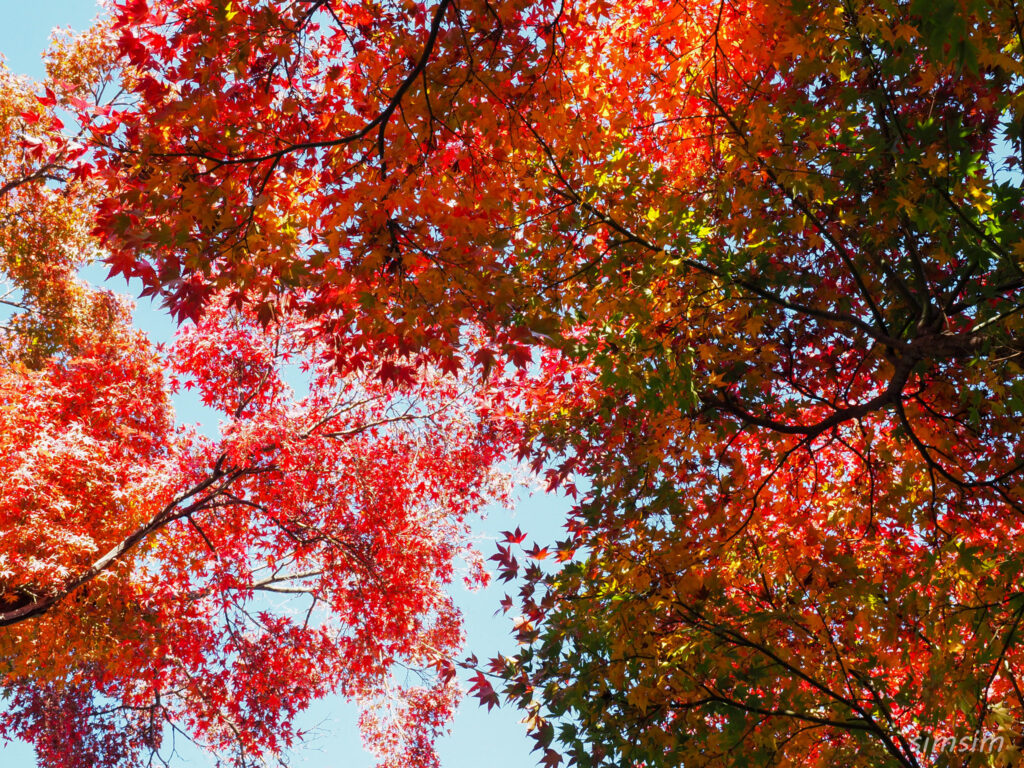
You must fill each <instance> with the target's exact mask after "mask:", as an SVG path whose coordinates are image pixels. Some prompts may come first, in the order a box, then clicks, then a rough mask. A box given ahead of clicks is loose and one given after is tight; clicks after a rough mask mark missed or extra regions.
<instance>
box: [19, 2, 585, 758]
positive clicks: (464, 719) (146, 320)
mask: <svg viewBox="0 0 1024 768" xmlns="http://www.w3.org/2000/svg"><path fill="white" fill-rule="evenodd" d="M0 9H2V18H3V20H4V21H3V24H2V25H0V53H2V54H3V56H4V58H5V60H6V62H7V65H8V67H9V68H10V69H11V70H13V71H14V72H19V73H24V74H28V75H31V76H33V77H39V76H40V75H41V74H42V65H41V60H40V54H41V53H42V51H43V50H44V49H45V47H46V45H47V41H48V39H49V36H50V32H51V30H53V29H54V28H55V27H69V26H70V27H71V28H73V29H76V30H81V29H84V28H86V27H87V26H88V24H89V22H90V20H91V19H92V18H93V17H94V16H95V15H96V13H97V12H98V10H97V7H96V5H95V3H94V2H93V0H40V1H39V2H35V3H27V2H25V1H24V0H0ZM104 274H105V270H103V269H102V268H100V267H93V268H91V269H89V270H88V271H87V273H86V277H87V279H89V280H90V281H92V282H100V281H102V280H103V275H104ZM113 287H114V288H115V290H119V291H121V292H131V291H130V288H129V287H127V286H125V284H124V283H121V284H119V285H117V286H113ZM136 323H137V324H138V325H139V326H140V327H142V328H144V329H145V330H146V331H147V332H149V333H150V335H151V336H152V337H153V338H154V339H155V340H165V339H167V338H168V337H169V336H170V335H171V333H173V325H172V323H171V322H170V320H169V319H168V318H167V316H166V315H165V314H164V313H162V312H161V311H160V310H159V309H158V308H156V307H154V306H153V305H152V304H150V303H149V302H148V301H145V300H144V301H142V302H140V305H139V307H138V310H137V312H136ZM175 406H176V409H177V411H178V414H179V418H180V419H181V420H182V421H187V422H196V421H201V419H202V411H201V409H199V408H197V407H196V404H195V403H194V402H190V401H188V400H183V399H182V400H178V401H176V403H175ZM566 508H567V505H566V503H565V501H564V500H562V499H559V498H554V497H548V496H543V495H539V494H538V495H535V496H533V497H528V498H525V499H524V500H523V501H522V502H521V503H520V504H518V505H517V508H516V510H515V511H514V512H509V511H507V510H494V512H493V513H492V515H491V516H490V517H489V518H488V519H487V520H484V521H481V522H480V523H479V524H478V525H477V526H476V534H477V535H478V536H479V538H480V541H479V546H480V547H481V549H482V550H484V553H485V554H486V555H489V554H491V553H492V550H493V548H494V545H493V541H494V539H495V537H496V536H497V532H498V531H499V530H505V529H509V528H515V527H516V526H517V525H519V526H521V527H522V529H523V530H524V531H528V532H529V533H530V534H531V538H536V539H537V540H539V541H542V542H547V541H553V540H554V539H555V538H560V536H559V526H560V524H561V521H562V520H563V519H564V513H565V510H566ZM454 590H455V597H456V600H457V601H458V602H459V604H460V605H461V607H462V608H463V611H464V613H465V616H466V629H467V633H468V637H469V650H470V651H472V652H473V653H476V654H477V656H479V657H480V658H482V659H483V658H488V657H490V656H493V655H495V653H497V652H499V651H500V652H504V653H511V652H512V651H513V650H514V643H513V642H512V641H511V639H510V637H509V634H508V629H509V627H510V623H509V619H508V618H506V617H501V616H495V615H494V611H495V608H496V607H497V605H498V601H499V600H500V599H501V596H502V595H503V594H504V591H505V590H504V589H502V588H501V586H499V585H495V586H492V587H490V588H488V589H486V590H482V591H480V592H476V593H469V592H467V591H465V590H464V589H462V588H461V587H455V588H454ZM355 716H356V713H355V709H354V708H353V707H351V706H349V705H347V704H346V703H345V702H344V701H340V700H334V699H328V700H325V701H323V702H320V703H318V704H317V705H316V707H315V708H314V709H312V710H311V711H310V712H309V713H307V715H306V717H305V718H304V723H306V724H307V725H315V724H320V727H319V728H318V729H317V730H318V732H319V735H318V737H317V738H316V739H315V740H314V741H313V742H312V743H310V744H309V745H308V746H307V747H306V748H302V749H299V750H296V751H295V752H293V753H292V755H291V761H292V764H293V765H294V766H295V767H296V768H300V767H301V768H370V766H372V765H373V760H372V758H371V757H370V756H369V755H368V754H367V753H365V752H364V751H363V750H362V747H361V745H360V743H359V736H358V733H357V731H356V727H355ZM530 748H531V742H530V740H529V739H528V738H527V737H526V735H525V731H524V726H523V725H522V724H520V723H519V715H518V714H517V713H516V712H513V711H510V710H502V709H497V710H493V711H492V712H491V713H486V712H485V711H484V710H483V709H482V708H481V707H479V706H477V704H476V703H475V701H466V702H464V704H463V706H462V707H461V709H460V710H459V714H458V716H457V718H456V721H455V723H454V726H453V731H452V735H451V736H449V737H447V738H446V739H444V740H443V742H442V743H441V744H440V745H439V751H440V754H441V762H442V766H443V768H477V766H479V765H481V764H483V765H486V766H488V768H529V766H533V765H535V764H536V762H537V761H536V756H535V755H531V754H530ZM179 751H180V754H179V755H178V756H177V757H175V758H174V759H173V760H172V763H171V764H172V765H173V766H175V768H185V767H186V766H196V767H197V768H199V767H203V766H208V765H211V764H212V762H211V761H210V760H209V759H208V758H207V757H206V756H204V755H203V754H201V753H198V752H196V751H195V750H194V749H187V748H181V749H180V750H179ZM0 765H2V766H3V768H35V766H36V760H35V756H34V754H33V752H32V750H31V748H29V747H28V746H27V745H25V744H20V743H11V744H6V745H4V744H0ZM43 768H56V767H51V766H45V767H43Z"/></svg>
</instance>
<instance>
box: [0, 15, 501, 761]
mask: <svg viewBox="0 0 1024 768" xmlns="http://www.w3.org/2000/svg"><path fill="white" fill-rule="evenodd" d="M111 52H112V47H111V46H110V45H109V37H108V36H107V35H106V33H105V28H104V27H103V26H102V25H101V26H100V27H99V28H98V29H97V30H95V31H94V32H92V33H90V34H88V35H85V36H83V37H81V38H72V37H61V38H58V40H57V41H56V43H55V46H54V49H53V50H52V51H51V54H50V55H51V59H50V62H49V63H50V79H49V80H48V81H47V82H46V83H43V84H41V85H39V84H35V83H32V82H29V81H28V80H27V79H24V78H19V77H15V76H13V75H10V74H9V73H8V72H7V71H6V70H2V71H0V88H2V89H3V99H2V100H0V102H2V107H0V109H2V112H0V130H2V132H3V135H4V136H5V137H6V140H5V142H4V147H5V155H4V156H3V157H2V158H0V163H2V168H3V171H2V177H0V178H2V184H3V186H2V187H0V206H2V219H0V222H2V229H0V268H2V272H3V274H4V277H5V278H6V279H7V281H8V286H9V290H8V292H7V293H6V295H5V299H4V300H5V303H7V304H8V305H9V306H10V307H11V314H10V317H9V318H8V320H7V322H6V324H5V326H4V328H3V332H2V335H0V351H2V353H3V356H4V361H5V366H4V368H3V369H2V371H0V426H2V429H0V432H2V435H0V470H2V478H0V526H2V530H3V537H2V547H0V658H2V659H3V665H2V677H0V691H2V695H3V698H4V711H3V713H2V714H0V734H2V735H3V736H4V737H5V738H10V737H20V738H23V739H25V740H27V741H28V742H30V743H31V744H32V745H33V746H34V747H35V749H36V753H37V756H38V758H39V760H40V761H41V764H47V765H62V766H90V767H92V766H121V765H125V766H128V765H137V764H138V762H139V761H140V760H149V761H150V762H152V761H153V760H164V759H165V757H166V755H167V753H168V750H169V749H170V750H173V748H174V745H173V743H171V744H170V745H168V744H167V743H166V742H167V740H168V737H169V736H171V737H173V736H175V735H177V734H182V735H184V736H186V737H187V738H189V739H192V740H195V741H196V742H197V743H199V744H200V745H203V746H205V747H207V748H209V749H211V750H213V751H214V753H216V754H219V755H221V756H223V758H224V759H225V760H227V761H229V762H230V763H231V764H233V765H238V766H247V765H257V764H263V760H264V758H265V757H267V756H269V755H276V754H280V753H281V752H282V751H283V750H284V749H286V748H287V747H288V746H290V745H291V744H292V743H293V742H294V740H295V739H296V738H297V737H298V736H300V735H301V732H300V731H298V729H297V726H296V725H295V723H294V720H295V717H296V715H297V714H299V713H300V712H302V711H303V710H304V709H305V708H306V707H308V705H309V704H310V702H311V701H313V700H315V699H318V698H321V697H323V696H325V695H327V694H329V693H332V692H334V693H339V694H342V695H344V696H346V697H347V698H349V699H350V700H353V701H356V702H359V703H360V704H361V705H362V706H363V709H364V716H363V719H362V721H361V728H362V731H363V735H364V738H365V741H366V744H367V746H368V747H369V748H370V749H371V750H372V751H373V752H374V753H375V754H376V755H377V756H378V757H379V760H380V764H381V765H382V766H383V765H395V766H398V765H401V766H430V765H436V762H437V758H436V755H435V754H434V751H433V741H434V739H435V738H436V736H437V735H438V734H439V733H441V732H443V731H444V730H445V729H446V728H447V726H448V722H449V720H450V719H451V716H452V714H453V708H454V705H455V703H456V702H457V701H458V686H457V684H456V682H455V680H454V672H453V669H452V667H451V664H450V661H449V659H450V658H451V657H453V656H454V655H455V654H457V652H458V650H459V648H460V646H461V642H462V630H461V617H460V615H459V612H458V610H457V609H456V607H455V606H454V603H453V602H452V598H451V597H450V596H449V594H448V592H447V591H446V590H447V586H448V585H449V584H450V583H451V582H452V581H453V580H454V579H455V578H456V576H457V574H458V573H459V570H460V565H459V564H460V563H463V564H464V565H463V566H461V568H463V569H464V570H465V573H464V577H465V579H466V581H467V583H469V584H471V585H472V584H480V583H483V582H484V581H485V580H486V575H485V573H484V572H483V570H482V569H481V567H480V564H479V556H478V555H477V554H476V553H475V552H474V550H473V549H472V548H471V547H470V545H469V535H468V527H467V526H468V520H469V519H470V517H471V516H473V515H475V514H478V513H479V512H480V510H482V508H483V507H484V506H485V505H487V504H488V503H493V502H495V501H498V502H500V501H502V500H504V499H506V494H507V492H508V489H507V480H506V479H505V477H504V475H503V474H502V473H501V472H499V471H498V470H497V469H496V463H497V462H498V461H499V460H500V458H501V457H502V455H503V448H502V445H503V441H504V440H505V438H506V434H507V430H508V429H513V430H514V426H512V425H508V424H506V423H505V422H504V411H505V406H504V404H503V399H502V398H503V395H502V393H501V391H500V389H499V388H494V389H490V390H485V389H481V388H479V387H476V388H474V389H473V390H472V391H469V390H468V389H467V386H466V384H465V382H463V381H461V380H459V379H458V378H456V377H452V376H442V375H441V374H440V373H439V372H438V371H436V370H434V369H430V368H426V367H421V368H419V369H418V370H417V371H415V372H414V374H411V375H407V376H405V377H403V381H402V382H401V383H385V382H382V381H381V380H380V378H379V377H376V376H367V375H359V374H358V373H356V372H349V373H347V374H342V373H340V372H339V371H337V370H336V369H335V368H334V367H333V366H332V365H330V364H329V360H330V355H329V354H328V353H329V349H327V348H325V347H324V346H323V344H322V343H321V342H320V341H319V340H318V339H317V338H316V337H315V336H314V335H313V334H311V332H310V329H309V327H308V323H307V322H306V321H304V320H303V318H301V317H300V316H298V315H296V314H294V313H290V312H287V311H285V310H281V311H278V312H277V313H275V317H276V320H275V322H273V323H272V324H269V325H268V324H266V323H263V324H261V323H259V322H258V321H257V319H256V315H255V314H254V312H253V311H252V309H251V308H250V307H249V306H247V305H245V304H241V305H240V304H239V303H238V302H233V303H229V301H228V300H227V297H220V298H217V299H216V300H215V301H214V302H213V303H212V304H211V305H210V306H209V307H208V309H207V312H206V313H205V315H204V317H203V318H202V320H201V321H199V322H197V323H193V324H189V325H187V326H183V327H182V328H180V329H179V331H178V333H177V335H176V338H175V340H174V342H173V344H172V345H170V346H169V347H168V348H166V349H164V348H155V347H154V346H153V345H152V344H151V343H150V341H149V340H148V339H147V337H146V335H145V334H144V333H143V332H141V331H139V330H136V329H134V328H132V326H131V307H130V306H129V305H128V304H127V303H126V302H125V301H124V300H123V299H120V298H118V297H117V296H115V295H114V294H112V293H110V292H109V291H105V290H102V289H96V288H93V287H91V286H88V285H87V284H85V283H84V282H82V281H81V280H80V279H79V278H78V277H77V270H78V268H79V267H80V266H81V265H82V264H83V263H84V262H86V261H88V260H89V259H90V258H91V257H92V254H93V253H95V252H96V250H97V246H96V244H95V242H94V241H92V239H91V238H90V235H89V231H90V229H91V227H92V216H93V215H94V213H95V206H96V194H95V193H96V186H95V183H94V179H93V177H92V173H91V171H92V166H91V165H90V158H89V157H88V156H87V155H86V151H85V147H84V146H83V145H82V144H81V143H79V142H77V141H76V140H75V139H74V137H71V136H68V135H67V134H66V130H67V129H65V126H64V125H63V124H62V122H61V118H60V117H58V116H57V114H56V109H57V108H58V107H60V108H63V109H65V110H73V109H76V108H80V107H81V105H82V104H83V103H84V102H83V97H84V96H88V97H89V98H91V99H93V100H94V101H95V100H96V99H97V95H98V93H99V92H100V89H101V88H102V87H103V85H104V84H105V77H106V74H105V73H107V72H108V71H109V67H110V62H111V55H110V54H111ZM183 388H184V389H194V390H196V391H197V392H198V393H199V395H200V398H201V400H202V402H203V404H204V405H205V406H206V407H207V408H208V409H210V411H211V412H213V413H216V414H218V416H219V417H220V423H219V431H218V434H217V435H216V436H211V435H208V434H204V433H203V432H200V431H197V430H196V428H194V427H189V426H185V425H176V424H175V419H174V413H173V410H172V408H171V405H170V396H171V394H172V393H173V392H175V391H178V390H180V389H183ZM296 389H298V390H299V391H296Z"/></svg>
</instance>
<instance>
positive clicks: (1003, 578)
mask: <svg viewBox="0 0 1024 768" xmlns="http://www.w3.org/2000/svg"><path fill="white" fill-rule="evenodd" d="M1022 24H1024V19H1022V18H1021V15H1020V12H1019V9H1018V8H1017V6H1016V4H1015V3H1013V2H999V1H997V0H992V1H991V2H987V1H985V0H942V2H939V3H935V2H930V3H924V2H921V0H910V1H908V2H890V1H888V0H863V1H854V0H846V1H845V2H816V1H810V0H789V1H787V2H778V3H775V2H773V3H764V2H756V1H755V0H737V1H736V2H721V1H719V2H705V1H704V0H701V1H700V2H690V3H675V2H668V0H642V1H641V2H635V3H629V4H620V5H611V4H608V3H606V2H603V1H602V0H579V1H578V2H565V3H555V2H546V0H539V1H537V2H530V1H528V0H501V1H498V2H487V1H486V0H479V1H477V0H469V1H468V2H455V1H454V0H439V2H433V3H417V2H406V1H405V0H402V1H401V2H399V1H397V0H396V1H395V2H341V1H340V0H313V1H312V2H271V1H270V0H266V1H260V2H255V1H254V2H248V3H239V2H226V1H222V0H187V1H186V2H175V3H165V2H152V3H147V2H142V1H141V0H132V2H125V3H121V4H119V5H117V6H116V7H115V11H114V19H113V21H112V22H111V26H110V27H109V30H110V35H109V37H107V38H105V39H106V40H108V41H110V42H109V44H110V45H112V46H114V47H115V48H116V51H117V53H118V55H119V57H120V64H121V70H120V71H119V72H118V73H111V75H110V77H113V78H116V79H117V82H118V83H119V87H121V88H123V89H124V91H125V93H127V94H129V96H128V97H127V98H122V99H120V100H115V101H114V102H104V101H103V99H102V98H99V94H95V95H94V97H91V98H86V97H84V96H83V95H79V97H78V98H79V101H78V102H76V103H75V104H73V105H72V106H73V107H74V108H75V109H76V111H77V112H78V113H79V116H80V119H81V120H83V122H85V123H86V124H88V126H89V129H90V134H89V144H90V147H91V151H92V154H91V155H90V162H91V163H93V164H94V166H95V174H90V175H91V177H92V179H93V181H94V182H95V183H97V184H99V185H102V191H101V192H99V193H98V194H99V195H100V197H101V199H100V201H99V202H98V204H97V221H98V228H97V234H98V235H99V237H100V238H101V240H102V242H103V244H104V246H105V247H106V248H107V249H108V251H109V254H110V255H109V263H110V264H111V266H112V268H113V269H114V271H115V272H117V273H120V274H124V275H126V276H130V277H138V278H140V279H142V280H143V282H144V283H145V284H146V285H147V286H148V290H149V291H150V292H153V293H160V294H162V295H163V296H164V297H165V298H166V299H167V301H168V302H169V303H170V305H171V307H172V308H173V309H174V310H175V311H176V312H177V313H178V314H179V315H180V316H182V317H191V318H203V317H206V316H210V317H213V318H215V319H216V318H218V317H224V316H225V315H224V313H226V312H228V309H227V308H228V307H232V306H242V307H247V308H248V311H249V312H250V313H251V316H250V318H251V319H250V320H249V321H248V322H250V323H251V324H252V325H251V327H252V329H253V333H255V329H256V328H257V326H258V325H260V324H265V325H266V327H268V328H274V327H278V325H277V324H278V323H279V322H280V320H279V318H282V317H286V318H292V320H291V321H289V322H297V323H299V324H300V326H301V327H302V328H303V329H304V333H306V334H307V339H308V343H310V344H315V345H319V346H320V348H321V349H322V350H323V352H324V354H325V356H326V358H327V359H329V361H330V367H329V368H325V369H324V370H325V375H328V374H327V373H326V372H327V371H329V372H330V373H329V375H331V376H337V377H341V378H342V379H344V378H345V377H348V376H352V375H356V376H359V377H362V378H360V380H361V381H363V382H364V384H363V386H367V387H369V386H383V385H392V384H395V383H398V384H405V385H410V384H412V383H413V382H415V381H417V380H418V377H419V376H420V375H422V372H423V371H425V370H440V371H445V372H447V374H448V375H451V374H453V373H455V372H458V371H461V370H463V369H472V370H468V374H467V373H464V375H469V376H470V377H475V380H476V381H477V382H478V383H479V382H486V381H488V380H491V382H492V386H493V379H494V377H496V376H498V374H500V373H503V372H504V371H505V370H506V366H507V365H508V364H509V363H512V364H514V365H519V366H523V367H524V370H525V371H526V372H525V373H524V374H523V375H520V376H513V377H511V378H510V379H508V380H507V381H504V382H502V386H501V388H502V389H504V390H505V391H506V392H507V397H508V398H509V401H510V402H515V403H517V404H520V403H527V404H528V407H527V408H526V412H525V413H524V418H525V419H526V424H527V429H528V431H527V433H526V435H525V437H524V440H523V444H522V446H521V452H522V455H523V456H524V457H529V458H531V459H532V460H533V461H534V462H535V466H536V467H537V468H538V469H539V470H544V469H545V467H547V468H548V471H549V478H550V481H551V484H552V486H558V485H563V486H566V487H568V488H569V489H570V490H571V491H575V490H576V485H575V483H576V478H578V477H582V478H586V479H587V490H586V491H581V498H580V502H579V504H578V506H577V509H576V510H575V512H574V513H573V515H572V517H571V519H570V525H569V537H568V539H567V541H565V542H562V543H561V544H560V545H559V546H558V547H557V548H556V550H555V552H554V553H552V554H553V557H552V559H553V560H556V562H558V564H557V565H556V566H555V567H554V569H548V570H544V569H543V568H542V567H541V565H540V564H538V563H534V564H530V565H529V566H527V567H526V568H525V569H523V568H522V567H521V563H520V561H519V557H518V556H517V555H516V554H514V551H513V545H519V544H520V543H523V542H522V541H521V535H520V534H519V533H513V534H510V535H509V541H508V542H506V544H504V545H503V548H502V549H501V550H500V551H499V554H498V555H497V558H498V561H499V566H500V568H501V573H502V575H503V577H506V578H509V579H515V578H517V577H522V578H523V583H522V584H521V592H520V599H519V601H518V602H519V603H520V610H521V612H522V617H521V618H520V619H519V621H518V622H517V632H518V635H519V637H520V639H521V641H522V642H523V644H524V645H523V647H522V650H521V651H520V652H519V653H518V654H517V656H516V657H515V658H512V659H496V660H495V661H494V662H493V664H492V668H491V670H490V671H491V672H492V673H494V674H496V675H498V676H499V677H501V678H504V680H505V684H504V687H503V692H504V693H505V695H506V698H508V699H510V700H512V701H514V702H516V703H518V704H520V705H521V706H522V707H523V708H524V709H525V710H526V711H527V714H528V716H529V725H530V727H531V729H532V730H533V732H534V734H535V736H536V738H537V739H538V743H539V746H540V747H542V749H543V750H544V753H543V756H542V759H544V760H545V761H546V762H548V763H549V764H555V763H557V761H558V760H559V759H560V755H559V754H558V751H559V750H561V751H563V752H564V753H565V754H566V755H567V756H568V758H569V759H570V760H572V761H575V762H576V763H577V764H580V765H596V764H639V763H643V764H646V765H691V764H694V765H732V764H755V765H789V764H796V763H799V764H801V765H831V764H834V763H842V764H850V765H865V766H877V765H902V766H908V767H910V766H918V765H928V764H944V762H943V761H947V762H948V761H949V760H952V759H954V758H953V757H951V756H950V755H949V754H935V753H934V751H932V752H929V748H928V747H927V746H926V745H925V744H924V743H923V742H922V741H921V738H920V737H921V736H922V735H927V736H928V737H929V738H931V739H932V742H931V743H932V744H934V739H936V738H942V739H948V738H957V739H958V741H957V742H956V743H957V744H958V745H959V744H960V742H959V739H960V738H963V737H967V738H968V745H970V744H972V743H975V742H979V741H980V740H981V739H982V738H983V737H984V738H987V739H989V744H990V745H991V744H992V743H993V742H992V739H995V738H998V742H997V746H994V747H992V748H991V749H978V748H977V747H975V748H973V749H971V750H962V752H963V753H964V754H961V753H959V752H958V753H957V755H956V759H962V762H963V763H964V764H987V763H992V764H1012V763H1014V761H1016V760H1018V759H1019V752H1020V747H1021V741H1020V739H1021V732H1020V725H1019V723H1020V720H1021V717H1022V716H1024V713H1022V710H1024V695H1022V693H1021V688H1020V685H1021V683H1020V679H1019V678H1020V674H1021V669H1020V667H1021V664H1022V663H1024V659H1022V657H1021V649H1020V644H1019V640H1018V631H1019V625H1020V622H1021V619H1022V617H1024V605H1022V603H1021V598H1020V595H1019V589H1018V587H1017V582H1018V581H1019V574H1020V572H1021V570H1022V565H1024V563H1022V550H1021V547H1020V543H1019V542H1020V536H1021V529H1020V523H1019V515H1020V512H1021V511H1022V499H1021V494H1022V489H1024V484H1022V480H1021V472H1022V469H1024V467H1022V465H1021V460H1020V456H1021V455H1022V453H1024V452H1022V446H1021V444H1020V441H1021V433H1022V432H1021V417H1022V408H1024V398H1022V395H1024V393H1022V391H1021V388H1022V385H1021V377H1020V375H1019V374H1020V368H1019V362H1018V357H1019V354H1020V333H1021V328H1020V289H1021V286H1022V285H1024V282H1022V279H1021V264H1020V260H1021V254H1022V253H1024V245H1022V244H1024V230H1022V223H1021V213H1020V211H1021V203H1022V199H1021V190H1020V186H1021V183H1020V182H1021V174H1020V167H1019V166H1020V157H1019V155H1020V145H1021V125H1022V124H1024V123H1022V115H1021V113H1020V112H1021V109H1022V105H1024V102H1022V100H1021V84H1022V82H1024V80H1022V77H1024V71H1022V62H1021V56H1022V55H1024V51H1022V45H1024V42H1022V37H1024V33H1022V29H1024V26H1022ZM201 322H206V321H205V320H203V321H201ZM470 337H471V338H472V339H473V341H472V343H467V339H468V338H470ZM186 348H187V344H186ZM200 357H202V356H200ZM192 359H195V360H197V362H198V358H192ZM531 359H532V360H535V361H537V362H536V363H535V366H534V368H532V369H531V368H530V367H529V366H528V365H527V363H528V362H529V361H530V360H531ZM443 380H444V378H443V377H441V378H440V379H438V381H439V382H440V381H443ZM438 386H442V385H441V384H440V383H439V384H438ZM254 421H255V422H258V421H259V420H258V419H255V420H254ZM552 554H549V552H548V550H546V549H544V548H541V547H538V546H536V545H535V546H534V547H533V548H532V549H530V550H528V551H527V552H526V557H528V558H532V559H534V560H544V559H546V557H549V556H552ZM515 602H516V601H513V600H511V599H510V600H509V601H508V602H507V603H506V606H511V605H513V604H514V603H515ZM474 686H475V691H476V692H477V694H478V695H479V696H480V697H481V698H482V699H483V700H484V701H486V702H487V703H488V704H493V703H494V702H495V701H496V700H497V696H498V694H497V692H496V691H495V689H494V688H493V687H492V684H491V683H490V682H489V678H488V676H487V675H485V674H483V673H482V672H481V673H480V674H478V676H477V677H476V678H474ZM556 728H557V729H556ZM556 740H557V742H558V743H557V744H556V743H555V742H556ZM559 744H560V745H561V746H560V747H559Z"/></svg>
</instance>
